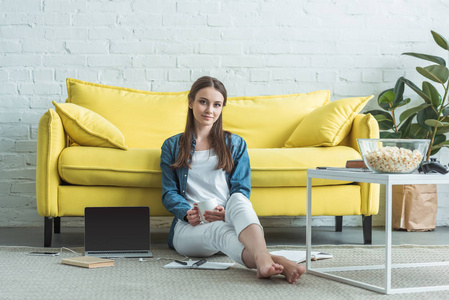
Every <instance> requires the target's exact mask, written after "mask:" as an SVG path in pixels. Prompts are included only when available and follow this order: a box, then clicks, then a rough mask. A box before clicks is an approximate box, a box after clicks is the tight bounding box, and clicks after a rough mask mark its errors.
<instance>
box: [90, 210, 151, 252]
mask: <svg viewBox="0 0 449 300" xmlns="http://www.w3.org/2000/svg"><path fill="white" fill-rule="evenodd" d="M84 218H85V220H84V222H85V223H84V255H88V256H96V257H108V258H109V257H153V253H152V252H151V251H150V208H149V207H86V208H85V210H84Z"/></svg>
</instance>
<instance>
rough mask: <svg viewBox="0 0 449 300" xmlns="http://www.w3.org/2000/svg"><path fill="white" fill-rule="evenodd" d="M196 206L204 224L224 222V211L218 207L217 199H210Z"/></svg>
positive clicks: (221, 207)
mask: <svg viewBox="0 0 449 300" xmlns="http://www.w3.org/2000/svg"><path fill="white" fill-rule="evenodd" d="M196 205H197V206H198V210H199V213H200V217H201V220H202V221H203V222H204V223H209V222H215V221H224V220H225V209H224V207H223V206H221V205H218V203H217V199H215V198H212V199H210V200H205V201H201V202H199V203H197V204H196Z"/></svg>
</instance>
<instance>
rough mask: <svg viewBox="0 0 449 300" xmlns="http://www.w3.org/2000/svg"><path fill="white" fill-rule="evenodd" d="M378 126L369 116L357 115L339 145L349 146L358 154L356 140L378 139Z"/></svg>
mask: <svg viewBox="0 0 449 300" xmlns="http://www.w3.org/2000/svg"><path fill="white" fill-rule="evenodd" d="M378 138H379V124H378V123H377V121H376V119H375V118H374V117H373V116H372V115H371V114H366V115H365V114H358V115H357V116H356V117H355V119H354V121H353V122H352V127H351V131H350V132H349V134H348V135H347V136H346V137H345V138H344V139H343V141H342V142H341V143H340V145H342V146H349V147H351V148H354V149H356V150H357V151H358V152H359V153H360V149H359V145H358V144H357V139H378Z"/></svg>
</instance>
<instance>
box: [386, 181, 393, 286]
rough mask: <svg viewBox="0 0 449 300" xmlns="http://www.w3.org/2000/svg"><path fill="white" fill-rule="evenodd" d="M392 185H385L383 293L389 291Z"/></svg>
mask: <svg viewBox="0 0 449 300" xmlns="http://www.w3.org/2000/svg"><path fill="white" fill-rule="evenodd" d="M392 190H393V188H392V185H391V184H390V183H388V184H386V185H385V291H386V293H387V294H389V293H390V291H391V227H392V221H391V219H392V217H391V216H392V212H393V211H392V203H391V194H392Z"/></svg>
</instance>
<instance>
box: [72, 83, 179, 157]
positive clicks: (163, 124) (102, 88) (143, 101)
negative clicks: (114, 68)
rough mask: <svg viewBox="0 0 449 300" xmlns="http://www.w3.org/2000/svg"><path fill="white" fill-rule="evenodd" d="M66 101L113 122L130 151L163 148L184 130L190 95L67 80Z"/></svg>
mask: <svg viewBox="0 0 449 300" xmlns="http://www.w3.org/2000/svg"><path fill="white" fill-rule="evenodd" d="M67 92H68V98H67V102H69V103H74V104H77V105H79V106H82V107H85V108H87V109H90V110H92V111H94V112H96V113H98V114H100V115H102V116H103V117H104V118H106V119H107V120H109V121H110V122H111V123H113V124H114V125H115V126H116V127H117V128H118V129H119V130H120V131H121V132H122V133H123V135H124V137H125V139H126V143H127V145H128V146H129V147H130V148H160V147H161V146H162V143H163V142H164V140H165V139H166V138H168V137H170V136H172V135H175V134H177V133H179V132H182V131H184V127H185V122H186V116H187V94H188V92H177V93H164V92H148V91H141V90H136V89H128V88H121V87H115V86H108V85H104V84H96V83H90V82H85V81H81V80H76V79H71V78H68V79H67Z"/></svg>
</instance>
